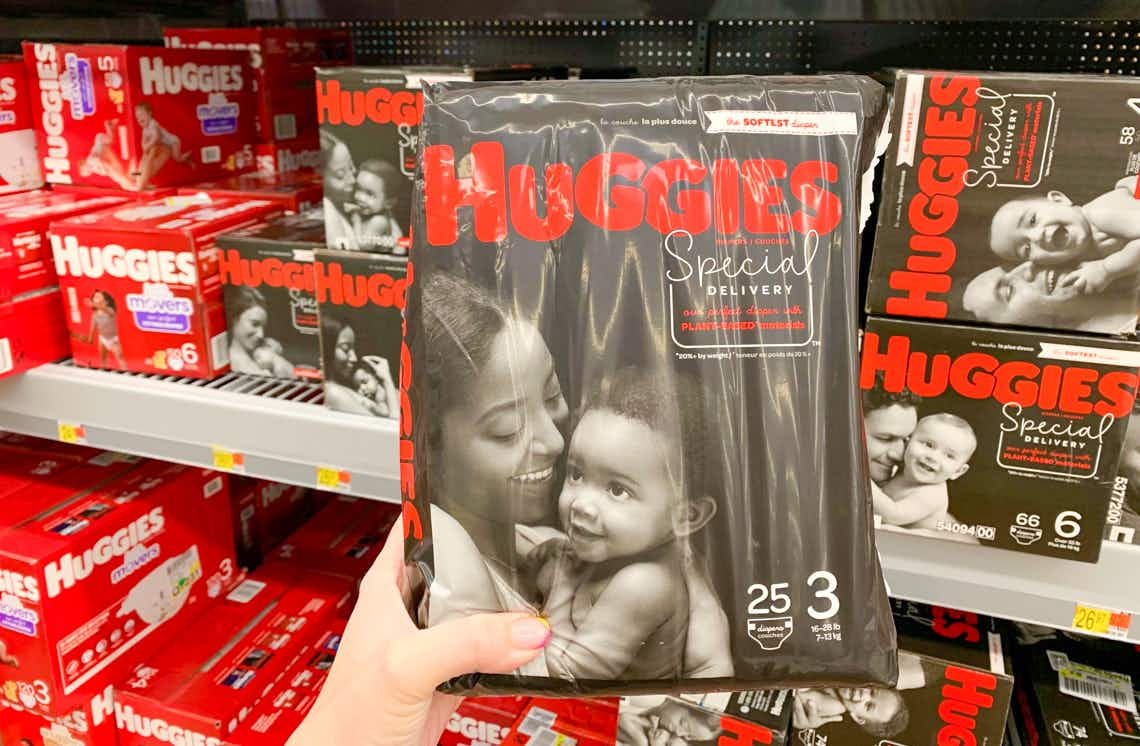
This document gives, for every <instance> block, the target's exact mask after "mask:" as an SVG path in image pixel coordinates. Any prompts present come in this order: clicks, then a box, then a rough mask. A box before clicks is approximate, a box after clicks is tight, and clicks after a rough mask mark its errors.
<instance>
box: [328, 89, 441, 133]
mask: <svg viewBox="0 0 1140 746" xmlns="http://www.w3.org/2000/svg"><path fill="white" fill-rule="evenodd" d="M423 115H424V94H423V92H422V91H403V90H399V91H396V92H392V91H389V90H388V89H387V88H380V87H379V86H377V87H375V88H369V89H368V90H367V91H345V90H342V89H341V87H340V81H338V80H318V81H317V118H318V120H319V121H320V123H321V124H347V125H350V126H353V127H355V126H357V125H360V124H363V123H364V121H365V120H368V121H370V122H373V123H375V124H388V123H392V124H397V125H399V124H405V125H417V124H419V123H420V119H422V118H423Z"/></svg>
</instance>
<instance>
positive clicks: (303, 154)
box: [276, 150, 321, 174]
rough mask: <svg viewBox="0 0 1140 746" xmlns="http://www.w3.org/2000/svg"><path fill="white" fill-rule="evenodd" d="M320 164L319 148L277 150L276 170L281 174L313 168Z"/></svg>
mask: <svg viewBox="0 0 1140 746" xmlns="http://www.w3.org/2000/svg"><path fill="white" fill-rule="evenodd" d="M320 165H321V151H320V150H297V151H293V150H278V151H277V169H276V170H277V172H278V173H282V174H287V173H292V172H293V171H300V170H302V169H315V168H318V167H319V166H320Z"/></svg>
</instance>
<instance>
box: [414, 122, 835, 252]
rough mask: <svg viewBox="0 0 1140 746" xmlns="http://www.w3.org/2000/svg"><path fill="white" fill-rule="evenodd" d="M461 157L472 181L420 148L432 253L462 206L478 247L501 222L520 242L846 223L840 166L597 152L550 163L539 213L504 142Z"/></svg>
mask: <svg viewBox="0 0 1140 746" xmlns="http://www.w3.org/2000/svg"><path fill="white" fill-rule="evenodd" d="M464 160H465V161H469V163H470V169H464V170H465V171H466V170H469V172H470V176H463V177H457V176H456V165H455V154H454V153H453V151H452V149H451V147H450V146H449V145H431V146H428V147H426V148H425V149H424V161H423V173H424V210H425V214H426V223H427V226H426V227H427V240H428V243H430V244H431V245H433V246H448V245H450V244H452V243H454V242H455V240H456V237H457V235H458V231H459V225H458V223H459V220H458V214H459V208H461V207H464V208H468V209H470V210H471V212H472V214H473V222H474V227H475V237H476V238H477V239H479V240H480V241H482V242H484V243H493V242H496V241H501V240H502V239H503V238H505V237H506V235H507V223H508V219H509V221H510V225H511V226H512V227H513V228H514V230H515V231H516V232H517V233H518V234H519V235H520V236H522V237H524V238H527V239H530V240H533V241H552V240H555V239H557V238H560V237H561V236H563V235H564V234H565V233H566V231H567V230H569V229H570V226H571V224H572V223H573V222H574V220H575V218H576V216H580V217H581V218H582V219H584V220H587V221H589V222H590V223H592V224H594V225H596V226H598V227H599V228H601V229H603V230H607V231H628V230H634V229H635V228H638V227H640V226H642V225H644V224H649V225H650V226H652V227H653V228H654V229H655V230H656V231H658V232H659V233H661V234H662V235H665V234H668V233H670V232H672V231H675V230H684V231H688V232H689V233H691V234H694V235H696V234H699V233H703V232H705V231H707V230H709V229H710V228H714V229H715V230H716V232H717V233H720V234H734V233H737V232H739V231H740V230H744V231H747V232H748V233H759V234H781V233H787V232H789V231H795V232H797V233H801V234H805V233H808V232H809V231H815V232H816V233H818V234H820V235H824V234H826V233H830V232H831V231H832V230H834V229H835V227H836V226H837V225H839V221H840V219H841V218H842V216H843V205H842V203H841V202H840V200H839V197H838V196H837V195H836V194H835V193H833V192H831V191H830V190H829V189H828V185H829V184H833V183H835V182H837V181H838V180H839V168H838V166H836V165H835V164H834V163H830V162H827V161H803V162H802V163H798V164H793V165H791V166H789V164H788V163H786V162H785V161H780V160H775V159H770V158H758V159H751V160H745V161H736V160H731V159H720V160H716V161H714V162H713V163H712V165H711V167H707V166H705V165H704V164H703V163H701V162H700V161H694V160H687V159H683V158H677V159H673V160H666V161H661V162H660V163H656V164H652V165H650V164H647V163H645V162H643V161H642V160H641V159H639V158H637V157H636V156H633V155H630V154H628V153H620V152H613V153H603V154H600V155H597V156H595V157H593V158H591V159H590V160H589V161H587V162H586V163H585V164H583V165H582V167H581V168H580V169H579V170H578V173H577V175H575V174H574V172H573V170H572V169H571V167H570V166H569V165H568V164H565V163H552V164H549V165H547V166H546V169H545V172H544V173H543V174H542V176H541V178H543V179H544V181H545V187H546V188H545V193H546V204H545V205H543V206H542V209H540V208H539V205H538V189H537V179H538V178H539V176H538V175H537V174H536V173H535V169H534V167H532V166H529V165H525V164H520V165H515V166H511V167H510V168H509V169H508V168H507V167H506V164H505V162H504V155H503V146H502V144H501V143H498V142H481V143H476V144H475V145H473V146H472V147H471V153H470V155H469V156H468V157H467V158H465V159H464ZM675 187H679V188H677V189H674V188H675ZM674 192H675V193H674ZM540 215H542V216H543V217H540Z"/></svg>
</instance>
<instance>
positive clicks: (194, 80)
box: [139, 57, 242, 96]
mask: <svg viewBox="0 0 1140 746" xmlns="http://www.w3.org/2000/svg"><path fill="white" fill-rule="evenodd" d="M139 80H140V82H141V83H142V91H143V95H144V96H153V95H156V94H157V95H163V94H176V93H181V92H182V91H195V92H198V93H214V92H222V93H232V92H234V91H240V90H241V88H242V74H241V65H200V64H197V63H195V62H184V63H182V64H181V65H168V64H166V62H165V61H163V59H162V58H161V57H140V58H139Z"/></svg>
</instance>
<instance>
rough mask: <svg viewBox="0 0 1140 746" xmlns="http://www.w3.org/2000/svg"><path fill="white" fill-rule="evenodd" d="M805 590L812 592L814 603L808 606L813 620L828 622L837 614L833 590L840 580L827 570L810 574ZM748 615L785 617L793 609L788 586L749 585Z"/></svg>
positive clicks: (779, 584)
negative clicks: (777, 615)
mask: <svg viewBox="0 0 1140 746" xmlns="http://www.w3.org/2000/svg"><path fill="white" fill-rule="evenodd" d="M807 585H808V587H809V588H810V589H811V590H812V591H814V593H815V602H814V603H813V604H812V605H811V606H809V607H808V610H807V613H808V616H810V617H811V618H812V619H818V620H823V619H831V618H832V617H833V616H835V615H836V614H838V613H839V597H838V596H836V595H835V591H836V590H838V588H839V581H838V580H837V579H836V577H835V574H834V573H831V572H828V571H827V570H819V571H817V572H813V573H812V574H811V575H810V576H809V577H808V579H807ZM748 596H749V598H750V599H751V600H750V601H749V602H748V613H749V614H750V615H754V616H762V615H764V614H786V613H787V612H788V610H789V609H791V608H792V599H791V596H790V595H788V584H787V583H771V584H769V585H765V584H764V583H753V584H752V585H750V586H748Z"/></svg>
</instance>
